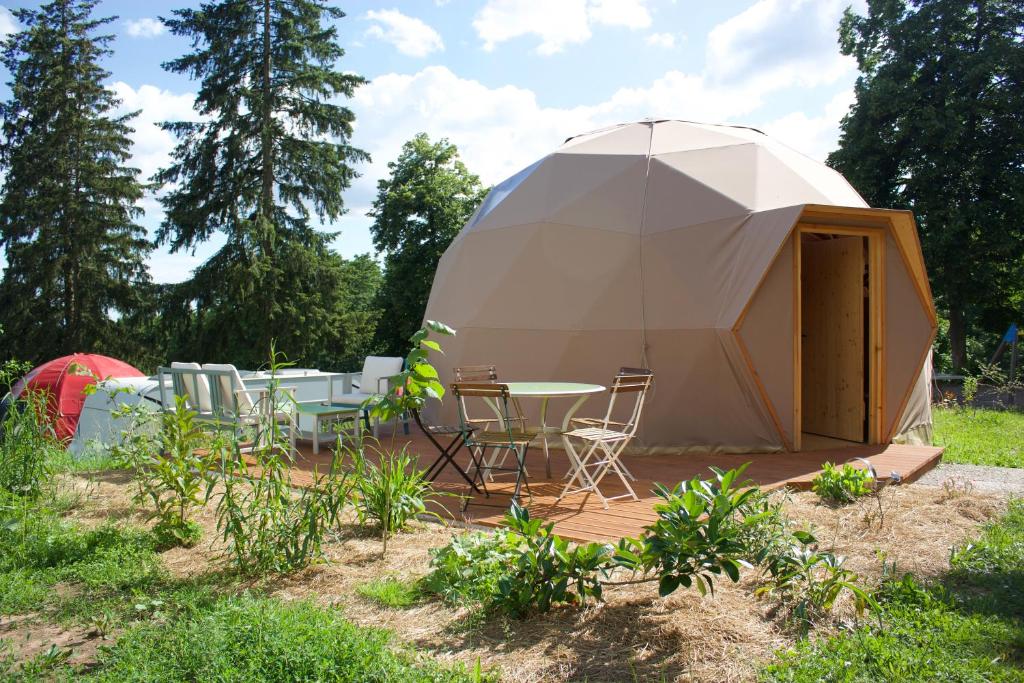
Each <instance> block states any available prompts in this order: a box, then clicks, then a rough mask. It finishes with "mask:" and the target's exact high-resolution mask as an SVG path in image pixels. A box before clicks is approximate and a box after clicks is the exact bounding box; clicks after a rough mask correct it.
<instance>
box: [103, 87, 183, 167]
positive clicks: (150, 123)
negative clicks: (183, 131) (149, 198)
mask: <svg viewBox="0 0 1024 683" xmlns="http://www.w3.org/2000/svg"><path fill="white" fill-rule="evenodd" d="M110 89H111V90H113V91H114V93H115V94H116V95H117V97H118V98H119V99H120V100H121V106H120V107H119V112H118V113H121V114H126V113H128V112H132V111H139V115H138V116H136V117H135V118H134V119H132V120H131V122H130V125H131V126H132V127H133V128H135V135H134V136H133V143H134V144H133V145H132V160H131V163H132V165H134V166H135V167H136V168H138V169H140V170H141V171H142V177H143V178H144V179H148V178H150V177H151V176H152V175H153V174H154V173H156V171H157V170H158V169H160V168H162V167H164V166H166V165H167V164H168V162H169V161H170V155H171V151H172V150H173V149H174V145H175V138H174V136H173V135H171V133H169V132H168V131H165V130H163V129H161V128H160V127H159V126H158V125H157V124H158V123H161V122H163V121H196V120H198V118H199V115H198V114H197V113H196V111H195V110H194V109H193V108H192V105H193V103H194V102H195V97H196V96H195V94H194V93H173V92H171V91H169V90H162V89H161V88H158V87H157V86H155V85H142V86H140V87H139V88H138V89H136V88H133V87H132V86H130V85H128V84H127V83H124V82H122V81H116V82H114V83H112V84H111V85H110Z"/></svg>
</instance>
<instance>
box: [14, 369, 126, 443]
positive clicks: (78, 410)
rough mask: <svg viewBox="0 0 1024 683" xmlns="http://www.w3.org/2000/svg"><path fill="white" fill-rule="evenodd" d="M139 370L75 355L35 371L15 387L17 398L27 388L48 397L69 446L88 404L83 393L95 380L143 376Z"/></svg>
mask: <svg viewBox="0 0 1024 683" xmlns="http://www.w3.org/2000/svg"><path fill="white" fill-rule="evenodd" d="M144 376H145V375H144V374H143V373H142V372H140V371H139V370H138V369H137V368H134V367H132V366H131V365H128V364H127V363H125V362H124V361H120V360H117V359H116V358H108V357H107V356H100V355H98V354H95V353H73V354H71V355H70V356H64V357H63V358H57V359H56V360H51V361H50V362H48V363H43V364H42V365H40V366H39V367H37V368H34V369H33V370H32V371H30V372H29V373H28V374H27V375H25V376H24V377H22V378H21V380H19V381H18V383H17V384H15V385H14V389H13V390H12V392H11V393H12V394H14V396H15V398H17V397H18V395H20V394H21V392H22V391H24V390H25V389H26V388H27V389H30V390H33V391H46V392H48V394H49V399H48V401H47V412H48V413H49V416H50V422H51V423H52V425H53V431H54V433H55V434H56V435H57V438H58V439H60V440H61V441H62V442H64V443H67V442H68V441H70V440H71V437H73V436H74V435H75V428H76V427H78V417H79V416H80V415H81V414H82V404H83V403H85V394H84V393H83V391H84V390H85V388H86V387H87V386H89V385H90V384H93V383H94V382H95V378H96V377H99V378H100V379H107V378H108V377H144Z"/></svg>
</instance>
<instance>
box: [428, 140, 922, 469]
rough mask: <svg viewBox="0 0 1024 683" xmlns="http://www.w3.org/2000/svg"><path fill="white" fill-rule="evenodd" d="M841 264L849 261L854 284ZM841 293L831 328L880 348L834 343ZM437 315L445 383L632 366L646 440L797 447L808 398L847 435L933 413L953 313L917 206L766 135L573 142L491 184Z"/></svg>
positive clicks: (868, 436) (875, 436)
mask: <svg viewBox="0 0 1024 683" xmlns="http://www.w3.org/2000/svg"><path fill="white" fill-rule="evenodd" d="M862 247H863V248H862ZM819 252H820V254H821V256H818V255H817V254H819ZM830 258H832V259H834V258H842V259H847V260H846V261H843V263H847V264H848V266H847V267H846V268H845V270H846V271H848V272H849V273H850V275H848V276H844V277H845V280H843V281H842V282H840V281H839V280H838V279H836V280H835V281H834V282H833V281H832V279H831V276H830V275H829V273H830V272H831V271H830V268H829V267H826V266H825V265H822V264H826V263H827V261H826V260H824V259H830ZM808 259H811V260H808ZM861 260H862V261H861ZM861 262H863V264H864V265H863V266H858V265H857V264H858V263H861ZM837 263H838V262H837ZM801 264H808V269H807V274H803V275H802V274H801V272H802V271H801ZM858 267H859V268H861V270H862V271H863V272H864V273H866V274H867V275H866V277H864V284H863V285H862V283H861V276H860V274H859V272H858V271H857V268H858ZM812 272H813V273H814V274H815V275H814V277H817V278H819V279H820V282H808V278H809V277H810V275H809V274H810V273H812ZM837 277H838V276H837ZM844 283H845V284H844ZM854 288H855V291H854ZM832 289H836V291H837V292H840V291H842V292H843V294H842V298H838V296H837V298H836V301H842V302H845V303H843V304H842V305H843V306H846V308H847V309H848V310H847V313H846V315H845V317H843V318H842V319H841V320H840V322H837V323H836V324H835V325H834V326H833V327H835V329H838V330H841V331H844V333H846V331H847V328H848V329H849V335H848V336H849V339H850V345H851V346H850V348H851V349H853V348H857V349H859V348H861V347H863V348H864V349H869V350H870V351H864V352H863V353H861V352H860V351H856V352H855V351H848V352H847V351H842V350H841V349H843V348H845V345H846V342H844V343H842V344H838V343H832V342H829V341H827V339H826V337H827V338H828V339H831V337H830V336H829V335H831V336H835V335H834V334H832V332H831V331H830V330H831V329H832V328H831V327H830V324H831V323H829V316H830V315H833V313H832V312H830V311H831V308H832V306H831V305H830V304H829V298H828V297H829V296H830V295H831V294H830V292H831V290H832ZM861 292H862V293H861ZM801 302H803V303H801ZM808 302H811V303H813V302H818V303H817V304H815V305H816V306H817V308H815V309H813V310H812V309H810V308H808V309H807V311H806V312H805V311H803V310H802V308H807V307H808V306H809V305H811V304H809V303H808ZM858 302H863V303H858ZM861 305H863V309H864V316H863V318H864V320H863V321H862V322H861V323H858V322H857V320H856V319H857V318H858V317H861V316H860V314H859V313H857V311H858V310H859V309H858V308H857V307H858V306H861ZM839 308H841V307H839ZM851 311H852V313H851ZM426 317H427V318H428V319H433V320H440V321H443V322H445V323H447V324H449V325H451V326H453V327H454V328H456V329H457V331H458V335H457V337H455V338H453V339H450V340H445V355H444V356H438V358H437V365H438V369H439V370H440V371H441V376H442V378H451V377H452V376H453V374H452V369H453V368H454V367H457V366H459V365H472V364H480V363H494V364H495V365H497V367H498V370H499V375H500V377H501V378H503V379H508V380H513V379H519V380H564V381H583V382H594V383H600V384H605V385H607V384H608V382H609V381H610V378H611V377H612V376H613V375H614V374H615V372H616V371H617V370H618V368H619V367H620V366H640V365H644V366H647V367H650V368H652V369H653V370H654V372H655V374H656V387H655V390H654V392H653V395H652V396H651V399H650V401H649V402H648V404H647V408H646V412H645V415H644V418H643V421H642V425H641V431H640V434H639V437H640V442H641V444H642V445H643V446H646V447H654V448H666V449H711V450H725V451H770V450H783V449H789V450H794V449H799V448H800V447H801V443H802V441H803V436H802V434H803V431H805V430H806V429H807V427H808V423H809V422H810V421H812V418H811V417H807V418H805V417H804V416H803V413H805V412H808V410H807V409H810V411H811V412H813V413H814V415H813V420H814V421H816V422H815V424H818V423H819V422H820V423H821V424H825V425H826V427H821V429H823V430H824V431H828V430H830V429H831V427H830V426H827V425H830V424H832V423H836V424H839V423H842V424H843V425H845V427H844V428H845V430H846V436H847V437H848V436H849V434H851V433H853V432H856V431H857V430H858V429H861V427H860V424H861V423H863V434H862V436H863V438H860V437H857V438H856V439H854V440H861V441H868V442H888V441H890V440H891V439H893V438H894V437H896V436H897V430H898V429H899V428H901V427H913V428H915V429H916V428H919V427H920V426H921V425H928V424H930V422H931V417H930V412H929V403H928V392H927V385H926V384H925V383H926V381H927V373H926V372H923V367H924V364H925V361H926V356H927V353H928V349H929V348H930V345H931V341H932V338H933V335H934V331H935V312H934V309H933V306H932V300H931V294H930V291H929V290H928V284H927V278H926V275H925V269H924V263H923V259H922V257H921V251H920V246H919V244H918V241H917V233H916V228H915V226H914V222H913V218H912V217H911V216H910V215H909V214H908V213H906V212H896V211H884V210H876V209H870V208H868V207H867V206H866V204H865V202H864V201H863V199H861V197H860V196H859V195H858V194H857V193H856V192H855V191H854V190H853V188H852V187H851V186H850V185H849V184H848V183H847V182H846V181H845V179H844V178H843V177H842V176H840V175H839V174H838V173H836V172H835V171H833V170H831V169H829V168H828V167H826V166H824V165H823V164H820V163H818V162H815V161H812V160H810V159H808V158H806V157H804V156H802V155H800V154H798V153H796V152H794V151H793V150H791V149H789V148H787V147H785V146H783V145H781V144H779V143H777V142H775V141H773V140H771V139H770V138H768V137H767V136H765V135H764V134H762V133H760V132H758V131H756V130H753V129H749V128H742V127H734V126H719V125H705V124H696V123H687V122H682V121H643V122H638V123H631V124H625V125H620V126H614V127H611V128H607V129H603V130H599V131H595V132H592V133H587V134H584V135H580V136H577V137H574V138H570V139H569V140H568V141H566V143H565V144H564V145H562V147H560V148H559V149H557V150H555V151H554V152H553V153H552V154H550V155H548V156H546V157H544V158H543V159H541V160H540V161H538V162H536V163H535V164H533V165H531V166H529V167H527V168H526V169H524V170H522V171H521V172H519V173H517V174H516V175H514V176H512V177H511V178H509V179H507V180H505V181H504V182H502V183H500V184H499V185H497V186H496V187H495V188H494V189H493V190H491V192H490V194H489V195H488V196H487V198H486V199H485V200H484V202H483V203H482V205H481V206H480V208H479V210H478V211H477V212H476V214H475V215H474V216H473V218H472V219H471V220H470V221H469V223H468V224H467V225H466V226H465V227H464V228H463V230H462V231H461V232H460V233H459V235H458V236H457V237H456V239H455V240H454V241H453V243H452V244H451V246H450V247H449V248H448V250H447V252H446V253H445V254H444V256H443V258H442V259H441V262H440V264H439V266H438V269H437V273H436V276H435V278H434V284H433V289H432V291H431V296H430V301H429V304H428V306H427V311H426ZM808 321H811V322H808ZM858 325H860V327H858ZM862 332H863V334H862ZM808 335H811V336H810V337H808ZM823 335H824V336H823ZM830 344H831V346H830ZM811 346H813V353H814V357H813V358H811V357H810V356H808V355H807V349H808V348H809V347H811ZM833 347H834V348H835V349H837V350H835V351H833V350H832V349H833ZM856 354H861V355H862V361H863V362H862V363H861V365H860V366H859V367H856V368H855V367H854V366H855V365H856V364H857V359H856V357H855V356H856ZM832 355H835V358H832ZM864 359H866V360H864ZM844 364H845V365H844ZM833 365H835V366H837V367H833ZM837 368H838V369H837ZM851 368H852V369H851ZM808 372H811V373H812V374H813V375H814V381H810V380H809V378H808ZM844 373H845V374H844ZM819 375H820V377H819ZM915 385H921V386H919V387H918V391H913V389H914V387H915ZM805 387H806V388H807V389H808V392H805V391H804V388H805ZM858 392H862V393H858ZM808 393H810V394H812V395H813V398H814V401H815V402H811V403H808V401H809V400H810V398H809V396H808V395H807V394H808ZM599 403H600V401H599V400H594V401H591V402H590V404H588V406H587V407H589V408H590V409H591V411H596V410H597V409H598V408H599V406H598V404H599ZM832 403H836V405H835V406H832V405H831V404H832ZM823 406H824V407H823ZM558 410H559V408H558V407H555V406H553V407H552V409H551V412H552V414H553V415H554V414H555V413H557V412H558ZM442 411H443V412H444V413H445V414H444V415H443V416H442V417H443V418H445V419H451V418H452V417H453V405H452V404H451V402H450V401H446V402H445V405H444V406H443V408H442ZM858 411H859V412H858ZM584 412H587V410H586V407H585V408H584ZM857 420H860V422H856V421H857ZM858 434H859V432H858ZM830 435H831V434H830ZM855 436H856V435H855Z"/></svg>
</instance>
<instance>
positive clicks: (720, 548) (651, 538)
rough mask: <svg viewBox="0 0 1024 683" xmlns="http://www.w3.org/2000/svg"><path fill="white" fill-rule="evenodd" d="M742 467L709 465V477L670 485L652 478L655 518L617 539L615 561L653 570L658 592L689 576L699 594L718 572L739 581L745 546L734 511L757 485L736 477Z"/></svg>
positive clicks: (708, 588) (687, 580) (686, 581)
mask: <svg viewBox="0 0 1024 683" xmlns="http://www.w3.org/2000/svg"><path fill="white" fill-rule="evenodd" d="M746 468H747V465H743V466H742V467H739V468H737V469H735V470H729V471H727V472H726V471H722V470H720V469H718V468H716V467H712V468H711V470H712V472H714V475H715V478H714V479H711V480H701V479H700V478H699V477H694V478H693V479H692V480H690V481H687V482H682V483H681V484H679V485H678V486H676V487H675V488H674V489H672V490H669V489H667V488H665V487H664V486H662V485H661V484H656V485H655V488H654V492H655V493H656V494H657V495H658V497H659V498H661V499H662V501H663V502H661V503H658V504H657V505H655V506H654V511H655V512H656V513H657V515H658V521H656V522H655V523H654V524H653V525H651V526H649V527H647V528H646V529H645V532H644V534H643V536H640V537H639V538H624V539H622V540H621V541H619V545H618V548H617V549H616V551H615V560H616V562H617V563H618V564H619V565H620V566H623V567H626V568H628V569H632V570H634V571H640V572H643V573H644V574H650V573H653V574H655V575H656V576H657V577H658V593H659V594H660V595H662V596H666V595H669V594H671V593H672V592H674V591H675V590H676V589H677V588H678V587H679V586H683V587H684V588H689V587H690V586H691V585H693V584H694V582H696V586H697V590H698V591H700V594H701V595H704V594H705V593H707V592H711V593H714V578H715V577H718V576H721V575H722V573H723V572H724V573H725V575H726V576H728V577H729V579H730V580H732V581H734V582H735V581H739V578H740V566H741V565H743V564H746V562H745V560H744V559H743V556H744V555H745V554H746V553H747V548H745V547H744V546H743V543H742V537H741V526H742V525H741V523H738V521H737V517H738V516H739V515H740V514H741V513H742V511H743V509H744V508H745V506H746V505H747V504H748V502H749V501H750V500H751V497H752V496H754V495H755V493H756V491H757V489H756V488H754V487H752V486H751V482H749V481H742V482H741V481H739V477H740V476H741V475H742V474H743V472H744V470H746Z"/></svg>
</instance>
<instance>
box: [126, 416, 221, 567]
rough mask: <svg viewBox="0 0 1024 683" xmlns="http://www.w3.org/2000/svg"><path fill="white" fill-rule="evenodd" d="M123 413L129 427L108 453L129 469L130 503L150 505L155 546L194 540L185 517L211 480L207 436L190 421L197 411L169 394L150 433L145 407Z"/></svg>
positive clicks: (212, 459) (195, 529)
mask: <svg viewBox="0 0 1024 683" xmlns="http://www.w3.org/2000/svg"><path fill="white" fill-rule="evenodd" d="M123 415H124V416H125V417H128V418H129V419H130V420H131V422H130V427H129V429H128V430H126V432H125V433H124V437H123V439H122V441H121V443H120V444H119V445H117V446H115V447H114V449H113V453H114V457H115V459H116V461H117V462H119V463H121V464H122V465H123V466H125V467H128V468H130V469H132V470H133V471H134V473H135V483H136V486H137V487H138V488H137V492H136V494H135V502H136V503H137V504H145V503H149V504H151V505H152V507H153V515H154V516H155V517H156V518H157V519H158V520H159V521H158V522H157V525H156V529H154V531H155V532H156V533H157V536H158V538H159V540H160V547H161V549H166V548H172V547H174V546H178V545H181V546H184V547H191V546H193V545H195V544H196V543H197V542H198V541H199V540H200V538H201V536H202V530H201V529H200V527H199V526H198V525H197V524H195V523H194V522H192V521H191V520H190V519H189V517H190V515H191V512H192V510H193V509H194V508H196V507H200V506H201V505H203V504H204V502H205V499H204V494H206V492H207V491H208V490H209V488H210V486H211V485H212V482H213V480H214V479H213V476H212V474H213V468H214V465H215V464H216V458H217V449H216V448H214V447H213V439H212V438H211V436H210V435H209V434H208V433H207V432H205V431H203V429H201V427H200V425H199V424H198V423H197V422H196V419H195V418H196V416H197V413H196V412H195V411H192V410H189V408H188V406H187V405H186V403H185V398H184V397H183V396H176V397H175V406H174V411H173V412H168V413H163V415H161V416H160V418H159V419H160V429H159V430H158V431H157V432H156V434H155V435H151V432H150V430H149V429H148V428H147V423H148V421H149V420H152V419H154V416H153V415H152V414H151V413H149V412H148V411H145V410H139V409H137V408H136V407H134V406H126V408H125V412H124V414H123Z"/></svg>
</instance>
